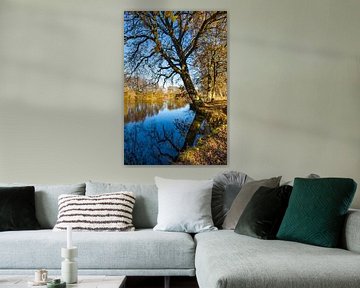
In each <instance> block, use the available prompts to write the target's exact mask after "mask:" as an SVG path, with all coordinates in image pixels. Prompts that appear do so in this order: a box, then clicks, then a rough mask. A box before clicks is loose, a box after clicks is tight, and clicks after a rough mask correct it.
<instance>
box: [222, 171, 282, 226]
mask: <svg viewBox="0 0 360 288" xmlns="http://www.w3.org/2000/svg"><path fill="white" fill-rule="evenodd" d="M280 179H281V176H279V177H274V178H270V179H263V180H257V181H251V182H249V183H246V184H244V185H243V187H242V188H241V190H240V192H239V194H238V195H237V196H236V198H235V200H234V201H233V203H232V205H231V207H230V210H229V212H228V213H227V215H226V217H225V219H224V223H223V225H222V227H223V229H228V230H234V229H235V226H236V224H237V222H238V221H239V219H240V216H241V214H242V213H243V211H244V209H245V207H246V205H247V204H248V203H249V201H250V199H251V197H252V196H253V195H254V194H255V192H256V191H257V190H258V189H259V188H260V187H261V186H264V187H269V188H275V187H278V186H279V183H280Z"/></svg>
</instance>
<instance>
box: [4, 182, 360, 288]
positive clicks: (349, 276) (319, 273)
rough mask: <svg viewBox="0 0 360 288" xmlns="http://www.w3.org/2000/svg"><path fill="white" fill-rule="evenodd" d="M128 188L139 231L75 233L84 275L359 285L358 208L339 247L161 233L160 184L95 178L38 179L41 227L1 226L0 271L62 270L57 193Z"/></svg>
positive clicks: (229, 234)
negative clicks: (15, 228) (57, 181)
mask: <svg viewBox="0 0 360 288" xmlns="http://www.w3.org/2000/svg"><path fill="white" fill-rule="evenodd" d="M4 185H5V184H0V186H4ZM8 186H13V184H9V185H8ZM124 190H127V191H133V192H134V193H135V195H136V203H135V207H134V212H133V221H134V225H135V227H136V231H134V232H74V233H73V242H74V245H75V246H77V247H78V252H79V256H78V258H77V261H78V266H79V274H105V275H129V276H131V275H134V276H195V275H196V277H197V281H198V284H199V287H201V288H233V287H241V288H242V287H251V288H256V287H275V288H277V287H287V288H289V287H296V288H300V287H301V288H302V287H360V273H359V271H360V211H355V210H353V211H350V212H349V213H348V216H347V220H346V223H345V228H344V232H343V237H344V239H343V248H339V249H334V248H322V247H317V246H311V245H306V244H301V243H296V242H288V241H280V240H259V239H256V238H252V237H248V236H243V235H239V234H236V233H234V232H233V231H231V230H219V231H212V232H204V233H199V234H196V235H190V234H187V233H181V232H160V231H153V230H152V228H153V227H154V226H155V225H156V221H157V209H158V207H157V189H156V186H155V185H138V184H131V185H128V184H107V183H94V182H88V183H86V185H85V184H79V185H61V186H59V185H58V186H44V185H35V205H36V211H37V218H38V219H39V222H40V224H41V226H42V228H43V229H41V230H30V231H8V232H0V277H1V275H6V274H28V273H33V271H34V270H36V269H39V268H46V269H48V270H49V273H50V275H54V274H59V273H60V265H61V261H62V258H61V256H60V248H61V247H65V245H66V233H65V232H55V231H52V230H51V227H52V226H53V225H54V224H55V223H54V221H56V215H57V209H56V207H57V197H58V196H59V195H60V194H78V195H79V194H80V195H81V194H86V195H94V194H99V193H106V192H116V191H124ZM165 283H168V282H167V281H165Z"/></svg>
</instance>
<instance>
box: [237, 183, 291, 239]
mask: <svg viewBox="0 0 360 288" xmlns="http://www.w3.org/2000/svg"><path fill="white" fill-rule="evenodd" d="M291 190H292V187H291V186H289V185H284V186H280V187H277V188H267V187H260V188H259V190H257V191H256V192H255V194H254V196H253V197H252V198H251V200H250V202H249V203H248V205H247V206H246V208H245V210H244V212H243V213H242V215H241V216H240V219H239V222H238V223H237V224H236V227H235V232H236V233H238V234H243V235H248V236H252V237H255V238H261V239H275V237H276V233H277V232H278V230H279V227H280V224H281V221H282V219H283V217H284V214H285V211H286V208H287V206H288V202H289V198H290V194H291Z"/></svg>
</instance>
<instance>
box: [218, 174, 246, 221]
mask: <svg viewBox="0 0 360 288" xmlns="http://www.w3.org/2000/svg"><path fill="white" fill-rule="evenodd" d="M249 178H250V177H248V176H247V175H246V174H245V173H242V172H238V171H226V172H223V173H219V174H218V175H216V176H215V177H214V185H213V188H212V200H211V214H212V217H213V221H214V225H215V226H216V227H218V228H221V225H222V224H223V222H224V219H225V216H226V214H227V212H228V211H229V209H230V207H231V204H232V202H233V201H234V199H235V197H236V196H237V194H238V193H239V191H240V189H241V187H242V186H243V185H244V184H245V182H247V181H248V180H249Z"/></svg>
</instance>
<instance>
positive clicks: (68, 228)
mask: <svg viewBox="0 0 360 288" xmlns="http://www.w3.org/2000/svg"><path fill="white" fill-rule="evenodd" d="M66 232H67V242H66V248H68V249H70V248H72V234H71V232H72V227H71V226H70V225H69V226H67V229H66Z"/></svg>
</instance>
